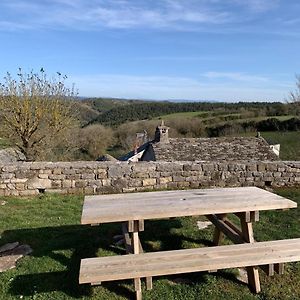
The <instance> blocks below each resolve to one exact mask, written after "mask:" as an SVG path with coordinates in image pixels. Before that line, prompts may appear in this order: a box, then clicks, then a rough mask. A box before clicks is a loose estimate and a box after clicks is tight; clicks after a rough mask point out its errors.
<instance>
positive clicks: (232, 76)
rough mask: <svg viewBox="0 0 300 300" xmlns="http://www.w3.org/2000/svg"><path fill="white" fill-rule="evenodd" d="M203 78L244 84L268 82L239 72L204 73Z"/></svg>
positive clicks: (256, 76) (265, 79) (262, 78)
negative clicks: (242, 82)
mask: <svg viewBox="0 0 300 300" xmlns="http://www.w3.org/2000/svg"><path fill="white" fill-rule="evenodd" d="M203 76H204V77H206V78H209V79H228V80H234V81H245V82H267V81H268V80H269V79H268V78H267V77H264V76H258V75H249V74H244V73H239V72H206V73H204V74H203Z"/></svg>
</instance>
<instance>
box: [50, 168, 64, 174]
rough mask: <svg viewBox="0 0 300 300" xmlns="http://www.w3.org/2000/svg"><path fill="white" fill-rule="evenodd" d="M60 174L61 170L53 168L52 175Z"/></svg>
mask: <svg viewBox="0 0 300 300" xmlns="http://www.w3.org/2000/svg"><path fill="white" fill-rule="evenodd" d="M61 173H62V169H61V168H55V169H54V170H53V172H52V174H54V175H60V174H61Z"/></svg>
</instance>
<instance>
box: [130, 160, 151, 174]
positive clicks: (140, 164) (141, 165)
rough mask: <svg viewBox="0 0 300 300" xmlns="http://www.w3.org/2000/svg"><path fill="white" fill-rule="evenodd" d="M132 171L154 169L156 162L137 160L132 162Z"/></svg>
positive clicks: (140, 171) (141, 171)
mask: <svg viewBox="0 0 300 300" xmlns="http://www.w3.org/2000/svg"><path fill="white" fill-rule="evenodd" d="M132 171H133V172H136V173H144V172H151V171H156V164H155V163H150V162H138V163H135V164H132Z"/></svg>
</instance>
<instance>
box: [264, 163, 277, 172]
mask: <svg viewBox="0 0 300 300" xmlns="http://www.w3.org/2000/svg"><path fill="white" fill-rule="evenodd" d="M266 170H267V171H273V172H274V171H277V164H276V163H267V164H266Z"/></svg>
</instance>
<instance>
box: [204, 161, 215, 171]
mask: <svg viewBox="0 0 300 300" xmlns="http://www.w3.org/2000/svg"><path fill="white" fill-rule="evenodd" d="M215 167H216V165H215V164H208V163H206V164H203V166H202V169H203V171H205V172H207V171H209V172H211V171H214V170H216V169H215Z"/></svg>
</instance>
